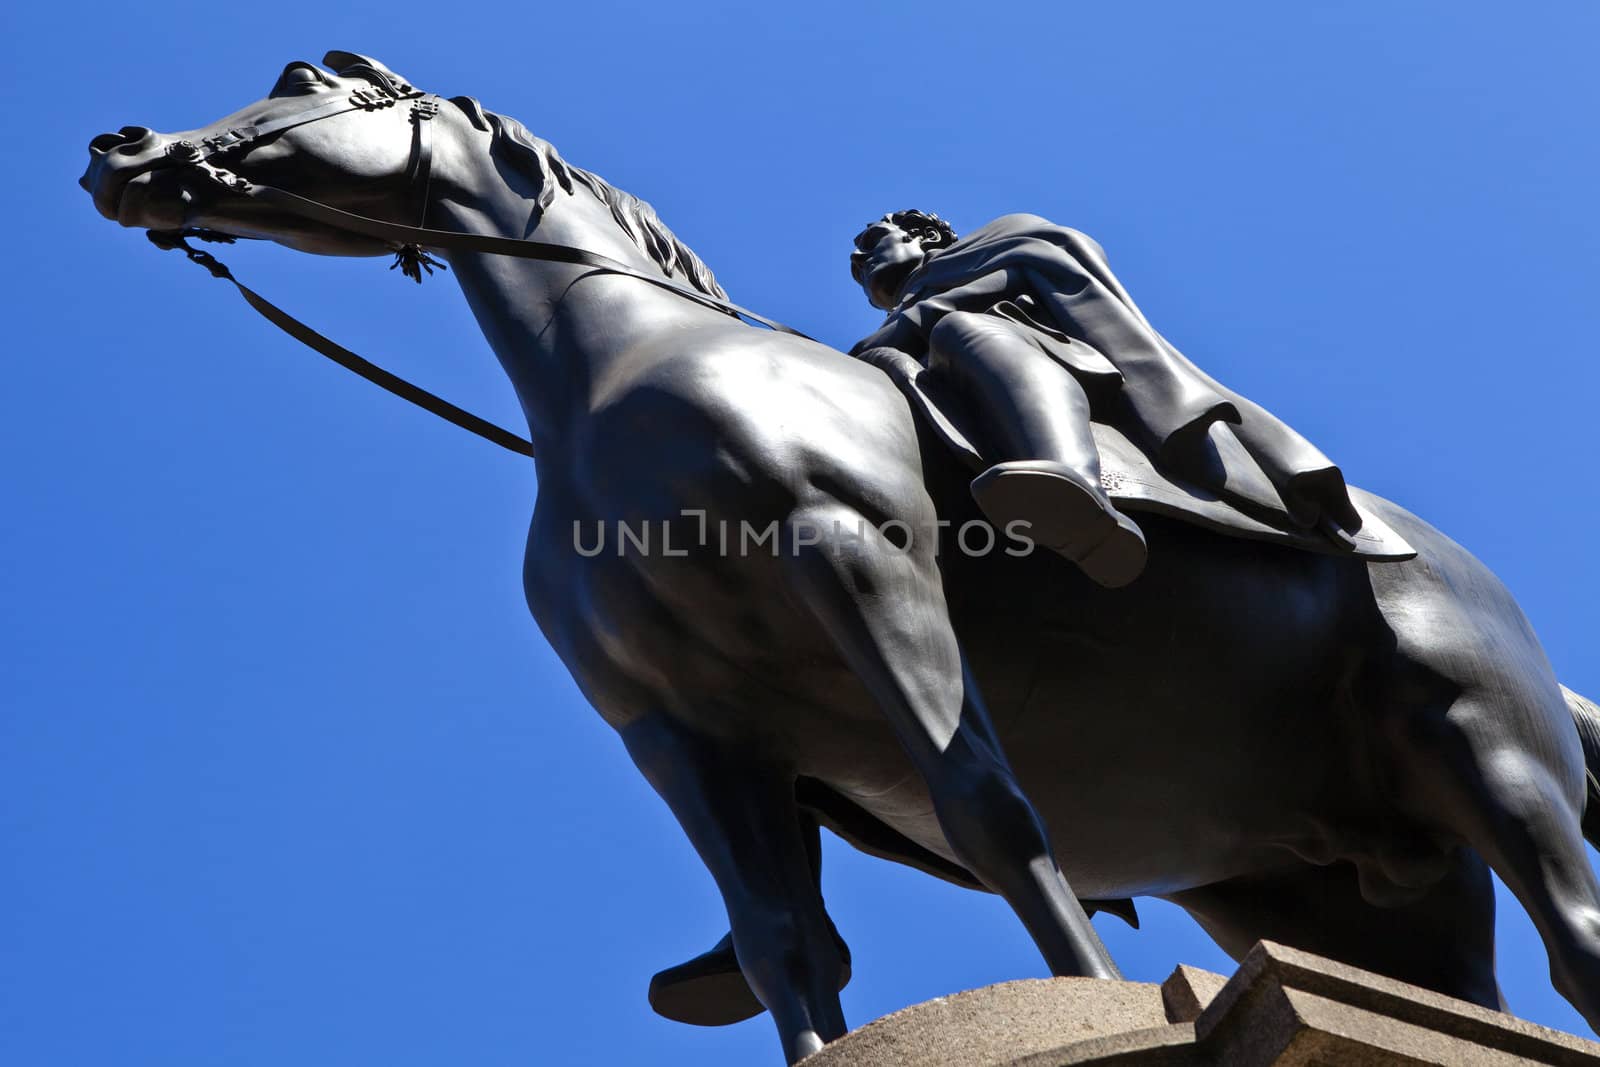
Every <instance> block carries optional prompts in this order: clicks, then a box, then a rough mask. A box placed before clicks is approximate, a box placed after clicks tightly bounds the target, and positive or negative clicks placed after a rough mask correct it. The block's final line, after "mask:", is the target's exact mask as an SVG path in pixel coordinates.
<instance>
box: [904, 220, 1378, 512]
mask: <svg viewBox="0 0 1600 1067" xmlns="http://www.w3.org/2000/svg"><path fill="white" fill-rule="evenodd" d="M997 272H999V273H1001V274H1003V275H1004V277H1005V284H1004V285H1003V286H1002V287H999V288H1003V290H1004V291H1003V292H1000V291H996V292H995V293H994V294H993V295H992V296H985V295H984V293H985V291H987V290H995V289H996V286H995V285H994V282H993V278H994V276H995V275H996V274H997ZM979 279H988V280H989V282H988V284H984V285H979V286H977V287H974V286H973V283H974V282H977V281H979ZM963 287H966V289H967V292H966V293H964V294H958V293H957V290H961V289H962V288H963ZM904 292H905V294H906V295H905V296H904V298H903V299H902V301H901V303H900V306H899V308H897V309H896V311H895V312H894V313H893V314H895V315H899V316H902V317H903V318H904V319H906V320H907V321H908V322H909V323H910V324H911V325H912V326H914V327H915V328H916V329H917V330H918V332H919V333H921V335H922V336H923V337H924V338H926V337H927V335H928V331H929V330H931V329H932V327H933V325H934V323H935V322H937V321H938V319H939V318H941V317H942V316H943V315H944V314H947V313H948V312H950V311H953V310H957V306H958V303H959V305H960V307H961V309H962V310H977V311H986V312H989V313H992V314H997V315H1001V316H1003V317H1005V318H1007V319H1010V320H1011V321H1012V322H1013V323H1015V324H1016V326H1017V328H1018V329H1019V330H1020V331H1022V332H1023V333H1024V334H1025V335H1026V336H1027V337H1028V339H1029V340H1030V341H1031V342H1032V343H1033V344H1034V346H1035V347H1037V348H1039V349H1040V351H1041V353H1043V354H1047V355H1048V356H1049V357H1053V358H1055V359H1057V360H1058V361H1059V362H1061V363H1062V364H1064V365H1065V366H1066V367H1067V369H1068V370H1069V371H1071V372H1072V373H1073V374H1074V375H1075V376H1077V377H1078V378H1079V379H1080V380H1082V381H1083V382H1084V384H1085V387H1086V388H1087V389H1088V390H1089V391H1090V395H1091V397H1095V396H1096V395H1101V396H1104V395H1106V394H1107V393H1108V392H1109V393H1110V394H1111V396H1110V399H1109V400H1108V401H1103V402H1096V404H1095V407H1096V411H1095V415H1094V417H1095V419H1096V421H1102V420H1103V421H1104V422H1106V423H1107V424H1109V425H1112V426H1114V427H1116V428H1117V429H1118V430H1120V431H1121V432H1122V433H1123V434H1125V435H1126V436H1127V437H1128V438H1129V439H1130V440H1131V441H1133V442H1134V443H1135V444H1136V445H1137V447H1139V448H1140V449H1141V450H1142V451H1144V452H1145V453H1146V455H1147V456H1148V457H1149V459H1150V460H1151V462H1152V463H1153V464H1154V465H1155V466H1156V467H1157V468H1158V469H1161V470H1165V471H1168V472H1170V473H1172V474H1174V475H1176V476H1177V477H1180V478H1182V479H1185V480H1187V481H1190V482H1194V483H1197V484H1200V485H1202V486H1205V487H1206V488H1208V489H1211V490H1214V491H1216V492H1218V493H1219V494H1220V495H1222V496H1223V497H1224V498H1225V499H1232V500H1233V502H1234V503H1235V504H1236V505H1238V506H1241V507H1242V508H1244V509H1245V510H1247V511H1260V510H1262V509H1267V510H1271V511H1274V512H1277V513H1279V514H1281V515H1285V516H1287V517H1288V519H1289V520H1290V522H1292V523H1293V524H1294V525H1296V526H1299V527H1302V528H1307V529H1310V528H1321V529H1323V530H1325V531H1327V532H1329V533H1330V534H1333V535H1334V536H1336V537H1338V536H1339V535H1338V531H1340V530H1343V531H1354V530H1357V529H1359V528H1360V526H1361V524H1362V518H1361V515H1360V513H1359V512H1358V511H1357V510H1356V508H1355V506H1354V505H1353V504H1352V503H1351V501H1350V497H1349V493H1348V490H1347V488H1346V486H1345V481H1344V476H1343V475H1342V474H1341V473H1340V471H1339V468H1338V467H1337V466H1335V465H1334V464H1333V462H1332V461H1331V460H1329V459H1328V457H1327V456H1325V455H1323V454H1322V452H1320V451H1319V450H1318V449H1317V448H1316V446H1314V445H1312V444H1311V442H1309V441H1307V440H1306V439H1305V438H1304V437H1302V436H1300V434H1298V433H1296V432H1295V431H1294V430H1293V429H1291V428H1290V427H1289V426H1287V425H1286V424H1285V423H1283V422H1282V421H1281V420H1280V419H1278V418H1277V417H1275V416H1274V415H1272V414H1271V413H1270V412H1268V411H1267V410H1266V409H1265V408H1262V407H1261V406H1260V405H1258V404H1255V403H1252V402H1251V401H1249V400H1247V399H1246V398H1244V397H1242V396H1240V395H1239V394H1237V393H1235V392H1233V391H1232V390H1230V389H1228V388H1226V387H1225V386H1223V385H1222V384H1220V383H1219V382H1217V381H1216V380H1214V379H1213V378H1211V377H1210V376H1209V375H1207V374H1206V373H1205V372H1204V371H1202V370H1201V369H1200V368H1199V367H1197V366H1195V365H1194V364H1193V363H1191V362H1190V361H1189V360H1188V359H1187V358H1186V357H1185V356H1184V355H1183V353H1181V352H1179V351H1178V350H1177V349H1176V348H1175V347H1173V346H1172V345H1171V344H1170V343H1168V342H1167V340H1166V339H1165V338H1164V337H1162V336H1161V335H1160V334H1159V333H1157V332H1156V330H1155V329H1154V328H1153V327H1152V326H1151V325H1150V323H1149V321H1148V320H1147V319H1146V318H1145V317H1144V314H1143V313H1142V312H1140V310H1139V308H1138V307H1137V306H1136V305H1135V304H1134V302H1133V300H1132V298H1131V297H1129V296H1128V293H1127V290H1126V289H1124V288H1123V287H1122V284H1121V283H1120V282H1118V281H1117V278H1116V275H1114V274H1113V273H1112V272H1111V268H1110V267H1109V266H1107V264H1106V259H1105V252H1104V250H1103V249H1101V247H1100V246H1099V244H1097V243H1096V242H1095V241H1094V240H1093V239H1092V238H1090V237H1088V236H1086V235H1085V234H1082V233H1079V232H1078V231H1077V230H1073V229H1069V228H1067V227H1065V226H1057V225H1055V224H1054V223H1051V222H1049V221H1048V220H1046V219H1043V218H1040V217H1039V216H1037V215H1024V214H1019V215H1006V216H1003V217H1001V218H998V219H996V220H994V221H993V222H991V223H989V224H987V225H985V226H982V227H980V228H978V229H976V230H973V231H972V232H971V233H969V234H967V235H966V236H965V237H962V238H961V239H960V240H958V241H956V242H955V243H953V244H951V245H948V246H947V247H945V248H942V249H939V250H937V251H936V252H934V253H932V254H930V255H929V256H928V257H927V259H925V260H924V261H923V263H922V265H921V266H920V267H918V268H917V269H916V270H915V271H914V272H912V273H911V275H909V276H908V277H907V279H906V282H905V286H904ZM974 296H976V298H977V299H978V300H979V303H980V304H981V305H982V306H979V307H973V306H971V303H970V302H971V300H972V299H973V298H974ZM947 297H950V298H953V299H946V298H947ZM1041 320H1042V321H1041ZM1108 386H1109V387H1110V388H1109V389H1108ZM1263 475H1264V476H1265V477H1264V479H1263ZM1269 485H1270V489H1268V488H1267V486H1269Z"/></svg>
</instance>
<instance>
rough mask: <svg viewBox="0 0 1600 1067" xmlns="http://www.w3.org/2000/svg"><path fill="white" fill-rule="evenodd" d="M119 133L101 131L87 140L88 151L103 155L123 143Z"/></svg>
mask: <svg viewBox="0 0 1600 1067" xmlns="http://www.w3.org/2000/svg"><path fill="white" fill-rule="evenodd" d="M125 143H126V142H125V141H124V140H123V137H122V134H120V133H102V134H100V135H98V136H97V137H95V139H94V140H92V141H90V142H89V151H90V152H92V153H94V154H95V155H97V156H103V155H105V154H106V153H107V152H109V151H111V150H112V149H113V148H115V147H117V146H118V145H120V144H125Z"/></svg>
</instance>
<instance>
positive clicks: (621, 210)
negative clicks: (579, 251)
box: [450, 96, 728, 300]
mask: <svg viewBox="0 0 1600 1067" xmlns="http://www.w3.org/2000/svg"><path fill="white" fill-rule="evenodd" d="M450 102H451V103H453V104H455V105H456V106H457V107H459V108H461V110H462V111H464V112H466V114H467V117H468V118H470V119H471V120H472V123H473V125H475V126H477V127H478V128H479V129H481V130H487V131H489V132H491V133H492V134H494V147H495V149H496V150H498V151H499V152H500V154H501V155H502V157H503V158H504V159H505V160H506V161H507V162H508V163H510V164H512V165H513V166H514V167H515V168H516V169H517V170H518V172H519V173H521V174H522V175H524V176H525V177H528V178H531V179H533V181H534V182H535V184H536V186H537V188H538V192H537V194H536V197H537V201H538V205H539V210H540V211H543V210H544V209H545V208H547V207H549V206H550V203H551V202H552V201H553V200H554V199H555V196H556V192H557V190H558V189H559V190H560V191H562V192H566V193H568V194H570V193H572V191H573V188H574V186H575V184H576V185H582V186H583V187H584V188H586V189H588V190H589V191H590V192H591V193H593V194H594V195H595V197H596V198H597V199H599V201H600V202H601V203H603V204H605V205H606V207H608V208H610V209H611V217H612V218H613V219H615V220H616V222H617V225H618V226H621V227H622V232H623V233H625V234H627V235H628V239H629V240H631V241H632V242H633V243H634V244H636V245H638V246H639V249H640V251H642V252H644V253H646V254H647V255H649V257H650V258H651V259H653V260H654V261H655V262H656V265H657V266H659V267H660V268H661V270H662V271H663V272H664V273H665V274H666V275H667V276H668V277H671V276H672V275H673V274H679V275H681V276H682V277H683V278H685V279H686V280H687V281H688V282H689V284H690V285H692V286H694V287H695V288H696V289H698V290H700V291H701V292H702V293H707V294H709V295H711V296H714V297H717V298H718V299H720V300H726V299H727V298H728V294H727V293H726V292H724V291H723V289H722V286H720V285H718V284H717V279H716V278H715V277H714V276H713V275H712V273H711V268H710V267H708V266H706V265H705V263H703V262H702V261H701V259H700V257H699V256H697V255H695V254H694V252H693V250H691V249H690V248H689V246H688V245H686V244H684V243H683V242H682V241H680V240H678V238H677V237H676V236H675V235H674V234H673V232H672V231H671V230H669V229H667V227H666V225H665V224H664V223H663V222H662V221H661V219H660V218H658V217H657V216H656V210H655V208H653V207H651V206H650V205H649V204H647V203H645V202H644V201H643V200H640V199H639V198H638V197H636V196H634V195H633V194H632V193H626V192H623V191H622V190H621V189H618V188H617V187H616V186H614V185H612V184H611V183H610V182H608V181H606V180H605V179H604V178H602V177H600V175H598V174H595V173H593V172H591V171H587V170H584V169H582V168H581V167H574V166H573V165H572V164H570V163H568V162H567V161H566V160H564V159H562V158H561V156H560V155H559V154H558V153H557V152H556V150H555V147H554V146H553V145H551V144H550V142H548V141H545V140H541V139H540V138H538V137H535V136H534V135H533V134H531V133H529V132H528V128H527V127H526V126H524V125H523V124H522V123H520V122H518V121H517V120H516V119H514V118H511V117H510V116H509V115H497V114H495V113H494V112H493V111H486V110H485V109H484V108H483V106H482V105H481V104H479V103H478V102H477V101H476V100H474V99H472V98H471V97H466V96H458V97H454V98H452V99H451V101H450Z"/></svg>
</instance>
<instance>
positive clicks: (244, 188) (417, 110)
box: [146, 65, 811, 456]
mask: <svg viewBox="0 0 1600 1067" xmlns="http://www.w3.org/2000/svg"><path fill="white" fill-rule="evenodd" d="M340 73H341V74H343V75H347V76H360V77H364V78H365V79H366V80H367V81H368V82H369V83H370V88H363V89H356V90H354V91H353V92H351V93H349V94H346V95H342V96H340V97H338V98H336V99H333V100H327V101H323V102H321V103H316V104H313V105H312V106H310V107H307V108H306V109H305V110H303V111H297V112H291V113H290V114H288V115H284V116H281V117H279V118H276V119H273V120H272V121H271V122H265V123H262V124H260V125H251V126H239V127H234V128H232V129H229V130H227V131H225V132H223V133H220V134H217V135H215V136H213V137H207V138H205V139H204V140H202V141H200V142H198V143H196V142H193V141H175V142H173V143H172V144H170V145H168V146H167V159H166V163H167V165H169V166H175V167H180V168H184V169H188V170H192V171H194V172H196V173H197V174H198V175H200V176H201V177H203V178H205V179H206V180H207V181H210V182H213V183H215V184H217V185H219V186H221V187H222V188H223V189H224V190H226V191H227V192H228V193H230V194H232V195H234V196H241V197H245V198H247V199H250V200H254V201H256V202H258V203H262V204H266V205H269V206H271V207H273V208H274V209H276V210H278V211H283V212H287V213H288V214H292V215H296V216H299V217H301V218H305V219H310V220H312V221H314V222H318V223H321V224H323V225H326V226H332V227H334V228H336V229H341V230H346V231H349V232H351V233H357V234H361V235H362V236H365V237H371V238H373V239H375V240H378V241H381V242H383V243H385V244H387V245H389V246H390V247H391V248H393V249H394V250H395V260H394V262H393V263H391V264H390V265H389V269H390V270H394V269H395V268H397V267H398V268H399V269H400V271H401V273H402V274H404V275H405V276H406V277H408V278H411V279H412V280H413V281H416V282H418V283H421V281H422V276H423V274H424V273H427V274H430V275H431V274H432V273H433V272H434V270H436V269H437V270H445V269H447V268H446V267H445V265H444V264H443V263H441V262H439V261H438V260H437V259H434V258H433V257H432V256H430V255H429V254H428V253H427V251H426V249H430V248H431V249H443V250H447V251H461V252H482V253H489V254H492V255H501V256H515V257H517V258H519V259H535V260H543V261H545V262H550V263H570V264H572V265H574V266H579V267H587V268H589V269H590V270H592V271H598V272H603V273H607V274H621V275H625V276H627V277H630V278H637V279H638V280H640V281H643V282H647V283H649V284H650V285H654V286H656V287H658V288H661V289H666V290H667V291H669V292H672V293H676V294H678V295H679V296H682V297H685V298H686V299H689V300H693V301H694V302H696V303H698V304H701V305H704V306H706V307H709V308H713V309H715V310H717V311H721V312H723V313H725V314H728V315H730V316H733V317H734V318H743V319H749V320H751V321H752V322H756V323H759V324H761V325H762V326H766V327H767V328H769V329H772V330H777V331H779V332H781V333H788V334H793V335H794V336H796V337H802V338H806V339H807V340H810V339H811V338H809V337H806V335H805V334H803V333H801V332H800V331H799V330H796V329H793V328H792V327H789V326H785V325H783V324H782V323H781V322H775V321H773V320H772V319H768V318H765V317H764V316H761V315H758V314H756V313H755V312H753V311H750V310H748V309H746V308H743V307H740V306H739V305H738V304H734V303H731V302H729V301H726V300H721V299H718V298H717V297H714V296H712V295H710V294H709V293H702V292H700V291H698V290H696V289H691V288H690V287H688V286H686V285H681V284H679V283H678V282H675V281H673V280H672V279H670V278H666V277H663V276H661V275H656V274H647V273H645V272H643V271H639V270H635V269H634V268H632V267H630V266H628V265H627V264H625V263H621V262H619V261H617V260H614V259H612V258H610V257H609V256H602V255H599V254H598V253H595V252H590V251H588V250H586V249H582V248H574V247H572V246H570V245H559V244H548V243H546V242H543V241H532V240H527V239H524V238H519V237H496V236H490V235H485V234H475V233H463V232H460V231H456V230H431V229H428V228H427V226H426V223H427V220H428V199H429V196H428V194H429V189H430V187H431V184H432V171H433V142H432V137H431V127H432V120H433V118H434V116H436V115H437V114H438V113H439V107H440V102H439V98H438V97H437V96H436V95H434V94H433V93H425V92H421V91H420V90H417V89H415V88H413V87H412V86H410V85H407V84H406V83H405V82H403V81H401V80H399V79H398V78H395V77H394V76H393V75H391V74H390V73H389V72H387V71H383V70H379V69H378V68H376V67H372V66H366V65H358V66H353V67H350V68H347V69H345V70H342V71H341V72H340ZM401 103H409V106H410V110H411V114H410V118H411V126H412V135H411V157H410V161H409V163H408V164H407V167H406V180H407V183H408V186H409V188H410V189H411V190H412V193H411V199H412V200H413V202H414V203H415V204H416V210H417V224H416V225H415V226H408V225H405V224H403V223H397V222H385V221H383V220H381V219H373V218H368V217H367V216H365V215H358V214H355V213H354V212H349V211H343V210H340V209H339V208H336V207H332V206H330V205H328V204H324V203H322V202H320V201H317V200H312V199H310V198H308V197H303V196H299V195H297V194H295V193H291V192H287V191H285V190H283V189H275V188H273V187H272V186H270V185H261V184H259V183H257V182H252V181H250V180H249V179H248V178H245V177H242V176H241V175H239V174H236V173H234V172H233V171H231V170H228V169H227V168H226V167H224V166H221V165H219V164H217V163H215V162H213V160H214V159H215V157H217V156H219V155H221V154H223V153H230V152H237V151H239V150H241V149H246V148H248V147H249V146H251V145H253V144H255V143H257V142H259V141H261V140H263V139H265V138H267V137H271V136H274V135H276V134H280V133H283V132H284V131H285V130H290V129H293V128H295V127H297V126H304V125H307V124H308V123H312V122H319V121H321V120H322V119H327V118H332V117H333V116H335V115H343V114H346V113H348V112H351V111H381V110H384V109H386V108H391V107H396V106H398V105H400V104H401ZM146 236H148V237H149V238H150V240H151V242H152V243H154V244H155V245H156V247H158V248H162V249H168V250H176V251H181V252H183V253H184V255H186V256H188V257H189V260H190V261H191V262H194V263H197V264H199V265H200V266H202V267H204V268H205V269H206V270H207V271H209V272H210V273H211V276H212V277H214V278H220V279H222V280H224V281H228V282H231V283H233V285H234V286H235V287H236V288H237V289H238V290H239V295H240V296H242V297H243V298H244V300H245V302H246V303H247V304H249V305H250V306H251V307H252V308H253V309H255V311H256V312H258V313H259V314H260V315H261V316H262V317H263V318H265V319H266V320H267V321H268V322H271V323H272V324H273V325H274V326H276V327H278V328H279V329H280V330H282V331H284V332H285V333H287V334H288V335H289V336H291V337H293V338H294V339H295V340H297V341H299V342H301V343H302V344H304V345H306V346H307V347H309V348H312V349H314V350H316V351H317V352H320V353H321V354H322V355H324V356H327V357H328V358H329V359H331V360H333V361H334V362H335V363H337V364H339V365H340V366H342V367H344V368H346V369H347V370H350V371H353V372H354V373H356V374H359V375H360V376H361V377H363V378H365V379H367V381H369V382H372V383H373V384H374V385H377V386H379V387H380V388H383V389H386V390H388V391H389V392H391V393H393V394H395V395H396V396H399V397H401V398H402V399H404V400H408V401H410V402H411V403H413V404H416V405H417V406H418V407H421V408H423V409H425V410H427V411H431V412H432V413H433V414H435V415H438V416H439V417H440V418H442V419H445V420H446V421H449V422H452V423H454V424H455V425H457V426H460V427H461V428H462V429H465V430H469V431H471V432H472V433H475V434H477V435H478V436H479V437H482V438H484V439H486V440H489V441H493V442H494V443H495V444H497V445H499V446H501V447H502V448H506V449H509V450H510V451H512V452H516V453H518V454H519V455H523V456H532V455H533V445H532V444H531V443H530V442H529V441H527V440H526V439H524V438H522V437H519V436H518V435H516V434H514V433H512V432H511V431H510V430H507V429H505V428H504V427H501V426H497V425H495V424H494V423H492V422H489V421H487V420H486V419H482V418H479V417H478V416H477V415H474V414H472V413H471V412H469V411H466V410H464V409H462V408H459V407H457V406H456V405H454V404H452V403H450V402H449V401H448V400H445V399H443V398H442V397H439V396H436V395H435V394H433V393H430V392H428V391H427V390H426V389H423V388H421V387H420V386H417V385H413V384H412V383H411V382H408V381H406V380H405V379H404V378H401V377H400V376H399V375H396V374H392V373H390V372H389V371H386V370H384V369H383V368H382V367H380V366H378V365H377V364H375V363H372V362H371V361H369V360H366V359H363V358H362V357H361V356H358V355H356V354H355V353H354V352H352V351H350V350H349V349H347V348H345V347H343V346H342V345H339V344H337V343H336V342H334V341H332V340H331V339H329V338H327V337H324V336H323V335H322V334H320V333H318V332H317V331H316V330H313V329H312V328H311V327H309V326H307V325H306V324H305V323H303V322H301V321H300V320H299V319H297V318H295V317H294V316H293V315H290V314H289V313H288V312H286V311H284V310H283V309H282V308H279V307H278V306H277V305H275V304H273V303H272V302H271V301H269V300H267V299H266V298H265V297H263V296H261V295H260V294H259V293H257V292H255V291H254V290H252V289H250V288H249V287H247V286H245V285H244V284H243V283H241V282H240V281H239V280H238V279H237V278H235V277H234V276H233V273H232V272H231V271H230V270H228V268H227V267H226V266H225V265H223V263H222V262H221V261H219V260H218V259H217V258H216V257H215V256H213V255H211V254H210V253H208V252H205V251H202V250H201V249H198V248H195V247H194V246H193V245H191V244H189V242H188V240H187V238H190V237H194V238H198V239H200V240H202V241H215V242H221V243H224V244H232V243H233V242H234V240H235V238H234V237H233V236H231V235H229V234H224V233H219V232H217V231H215V230H207V229H201V228H194V227H190V228H185V229H179V230H150V231H149V232H148V233H147V234H146Z"/></svg>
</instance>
